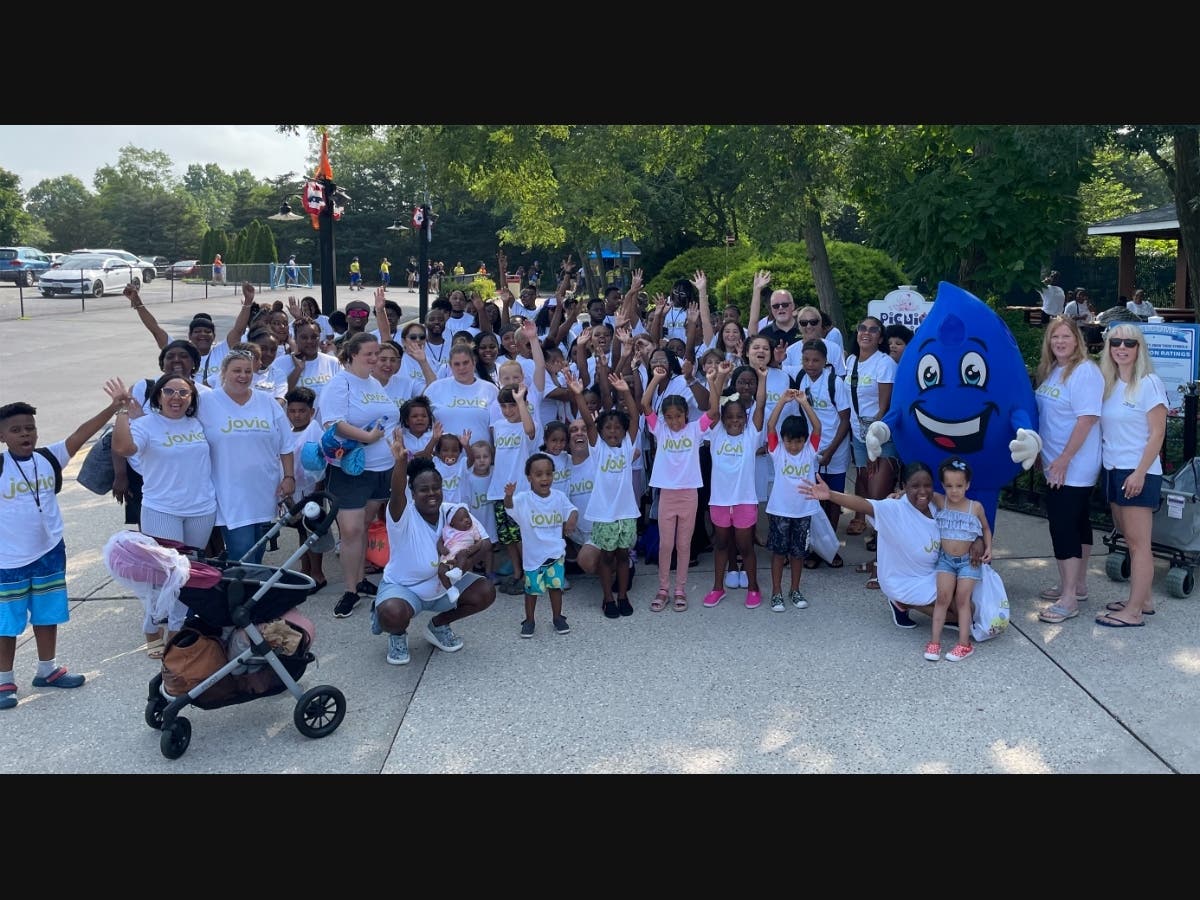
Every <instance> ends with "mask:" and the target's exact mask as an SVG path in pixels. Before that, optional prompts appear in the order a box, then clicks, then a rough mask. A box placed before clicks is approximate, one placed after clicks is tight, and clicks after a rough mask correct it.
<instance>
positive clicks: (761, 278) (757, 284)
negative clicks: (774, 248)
mask: <svg viewBox="0 0 1200 900" xmlns="http://www.w3.org/2000/svg"><path fill="white" fill-rule="evenodd" d="M770 283H771V273H770V272H768V271H767V270H766V269H759V270H758V271H757V272H755V273H754V296H755V297H757V296H758V293H759V291H761V290H762V289H763V288H765V287H766V286H767V285H768V284H770Z"/></svg>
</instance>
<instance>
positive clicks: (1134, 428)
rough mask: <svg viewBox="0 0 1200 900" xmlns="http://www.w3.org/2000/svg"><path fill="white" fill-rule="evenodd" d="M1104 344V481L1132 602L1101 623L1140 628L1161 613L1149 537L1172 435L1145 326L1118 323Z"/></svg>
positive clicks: (1121, 603)
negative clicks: (1124, 553)
mask: <svg viewBox="0 0 1200 900" xmlns="http://www.w3.org/2000/svg"><path fill="white" fill-rule="evenodd" d="M1104 343H1105V346H1104V354H1103V355H1102V356H1101V358H1100V371H1101V372H1103V373H1104V404H1103V406H1102V407H1101V409H1100V462H1101V466H1102V467H1103V471H1102V472H1101V475H1100V477H1101V479H1102V482H1101V483H1102V484H1103V485H1104V493H1105V496H1106V497H1107V498H1108V502H1109V505H1110V507H1111V509H1112V515H1113V522H1114V524H1115V525H1116V526H1117V528H1118V529H1119V530H1120V532H1121V534H1122V535H1123V536H1124V538H1125V543H1126V545H1127V546H1128V548H1129V597H1128V598H1127V599H1125V600H1117V601H1115V602H1113V603H1109V604H1108V605H1107V606H1106V607H1105V609H1106V610H1107V611H1106V612H1104V613H1101V614H1100V615H1099V616H1097V617H1096V624H1097V625H1105V626H1107V627H1109V628H1130V627H1140V626H1142V625H1145V624H1146V623H1145V621H1144V618H1143V617H1144V616H1148V615H1154V613H1155V612H1156V610H1155V609H1154V606H1153V598H1151V596H1150V585H1151V582H1152V581H1153V580H1154V554H1153V553H1152V552H1151V547H1150V532H1151V527H1152V525H1153V521H1154V511H1155V510H1156V509H1157V508H1158V504H1159V498H1160V492H1161V489H1162V462H1161V460H1159V458H1158V454H1159V452H1160V451H1161V450H1162V444H1163V437H1164V436H1165V435H1166V431H1167V392H1166V389H1165V387H1164V386H1163V383H1162V379H1161V378H1159V377H1158V376H1157V375H1155V374H1154V364H1153V363H1152V362H1151V361H1150V355H1149V353H1147V352H1146V338H1145V336H1144V335H1143V334H1142V329H1141V328H1140V327H1139V326H1137V325H1133V324H1130V323H1122V324H1119V325H1114V326H1113V327H1112V328H1110V329H1109V330H1108V334H1107V335H1106V339H1105V342H1104Z"/></svg>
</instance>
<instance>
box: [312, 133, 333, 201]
mask: <svg viewBox="0 0 1200 900" xmlns="http://www.w3.org/2000/svg"><path fill="white" fill-rule="evenodd" d="M313 178H324V179H326V180H327V181H333V168H332V167H331V166H330V165H329V132H328V131H326V132H322V134H321V161H320V162H319V163H317V170H316V171H315V172H313ZM327 199H328V198H327Z"/></svg>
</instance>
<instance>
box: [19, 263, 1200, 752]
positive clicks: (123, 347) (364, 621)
mask: <svg viewBox="0 0 1200 900" xmlns="http://www.w3.org/2000/svg"><path fill="white" fill-rule="evenodd" d="M169 288H170V284H169V283H168V282H163V283H160V282H159V281H157V280H156V281H155V282H153V283H151V284H150V285H147V286H146V289H145V290H144V291H143V299H144V300H145V302H146V303H147V305H149V306H150V307H151V310H152V311H153V313H154V314H155V316H156V317H157V318H158V319H159V322H160V323H161V324H162V325H163V326H164V328H166V329H167V331H168V332H169V333H171V334H173V335H174V334H183V333H184V332H185V331H186V326H187V322H188V321H189V320H190V319H191V317H192V315H193V314H194V313H195V312H198V311H200V310H202V309H203V310H206V311H208V312H209V313H211V314H212V315H213V318H214V319H215V320H216V322H217V326H218V333H220V331H221V326H222V325H223V324H226V323H232V321H233V318H234V316H235V315H236V311H237V305H238V301H239V293H238V292H237V291H236V289H235V288H234V287H233V286H230V287H227V288H224V289H222V290H220V291H216V292H212V291H210V293H209V296H207V297H203V296H188V295H185V294H184V293H183V292H182V291H178V292H177V293H175V294H174V295H172V294H171V293H170V290H169ZM176 288H178V286H176ZM164 289H166V290H164ZM31 293H32V292H30V291H26V292H25V298H24V299H25V310H26V313H27V315H28V317H27V318H20V317H19V316H20V304H19V301H18V296H17V289H16V288H14V287H11V286H8V285H5V286H0V404H3V403H8V402H12V401H14V400H18V399H20V400H26V401H28V402H30V403H33V404H34V405H35V406H36V407H37V408H38V425H39V431H40V443H42V444H49V443H52V442H53V441H56V440H60V439H62V438H63V437H65V436H66V434H68V433H69V432H70V431H71V430H73V429H74V428H75V427H76V426H77V425H78V423H79V422H81V421H83V420H84V419H85V418H87V417H89V416H91V415H92V414H94V413H95V412H96V411H97V410H99V409H100V408H101V407H102V406H103V405H104V404H105V401H106V399H107V398H106V397H105V395H104V393H103V391H102V385H103V383H104V381H105V379H107V378H110V377H113V376H120V377H121V378H123V379H125V380H126V382H132V381H133V380H135V379H137V378H145V377H147V376H148V375H152V374H154V372H155V369H156V358H157V349H156V348H155V346H154V342H153V339H152V338H151V337H150V335H149V334H148V333H147V332H146V331H145V329H144V328H142V326H141V325H140V324H139V322H138V320H137V317H136V315H135V314H134V313H133V312H132V311H131V310H130V309H129V305H128V302H127V301H126V300H125V299H124V298H123V297H112V298H102V299H99V300H92V299H89V300H88V301H87V303H86V309H84V310H81V309H80V301H79V300H78V299H76V300H74V301H70V300H66V299H56V300H45V299H44V298H41V297H40V296H37V297H36V299H34V298H31V296H30V295H31ZM275 295H279V296H280V297H284V296H286V295H285V293H284V292H281V291H276V292H266V291H264V292H263V298H264V299H274V296H275ZM358 296H359V294H357V293H355V294H351V293H349V292H348V291H347V290H346V288H344V287H343V288H341V289H340V296H339V305H343V306H344V304H345V303H346V302H347V301H348V300H350V299H352V298H356V297H358ZM389 296H390V297H392V298H394V299H395V300H397V301H398V302H400V303H401V305H402V306H403V307H404V311H405V318H406V319H407V318H410V317H412V315H414V314H415V311H416V303H417V299H416V296H417V295H416V294H415V293H409V292H407V290H406V289H404V288H402V287H401V288H392V289H391V290H390V291H389ZM86 451H87V448H84V450H83V451H81V452H80V453H79V454H78V455H77V456H76V457H75V459H74V460H72V463H71V465H70V466H69V467H68V468H67V470H66V472H65V476H66V478H65V485H64V489H63V492H62V494H61V495H60V496H59V502H60V504H61V505H62V507H63V510H64V517H65V519H66V522H67V531H66V540H67V550H68V586H69V593H70V597H71V620H70V622H68V623H67V624H66V625H64V626H62V627H61V628H60V631H59V646H58V658H59V661H60V662H61V663H62V664H64V665H66V666H68V667H69V668H70V669H71V670H72V671H75V672H80V673H83V674H85V675H86V676H87V679H88V681H87V684H85V685H84V686H83V687H81V688H79V689H76V690H61V689H55V688H34V687H32V686H31V684H30V681H31V679H32V676H33V674H34V667H35V660H36V653H35V650H34V646H33V640H32V633H31V632H30V631H28V630H27V631H26V633H25V634H24V635H23V636H22V637H21V638H20V639H19V641H18V649H17V659H16V666H15V672H16V680H17V683H18V685H19V686H20V694H19V697H20V703H19V705H18V706H17V707H16V708H15V709H11V710H4V711H0V758H3V759H5V762H6V771H9V772H19V773H157V774H165V773H173V772H187V773H206V774H214V773H245V772H264V773H313V774H334V773H352V774H393V773H402V772H419V773H449V772H462V773H694V774H743V773H764V774H800V773H822V774H852V773H921V774H935V773H1013V774H1016V773H1031V774H1032V773H1046V774H1049V773H1072V774H1075V773H1121V774H1124V773H1171V772H1179V773H1196V772H1200V728H1198V727H1197V725H1198V723H1200V690H1198V687H1200V684H1198V682H1200V598H1198V597H1196V596H1194V595H1193V596H1189V597H1185V598H1174V597H1171V596H1169V595H1168V592H1167V590H1166V588H1165V585H1164V582H1165V580H1166V573H1167V568H1168V565H1167V563H1166V562H1165V561H1163V560H1156V563H1155V565H1156V569H1155V582H1154V595H1155V602H1156V606H1157V614H1156V615H1155V616H1154V617H1152V618H1149V619H1147V620H1146V621H1147V625H1146V627H1144V628H1131V629H1119V630H1118V629H1109V628H1103V627H1100V626H1098V625H1095V624H1094V623H1093V617H1094V616H1095V614H1096V613H1097V612H1098V611H1100V610H1102V609H1103V607H1104V604H1106V603H1108V602H1111V601H1114V600H1120V599H1123V598H1124V596H1125V593H1126V589H1127V585H1126V584H1123V583H1120V582H1116V581H1112V580H1110V579H1109V578H1108V577H1107V575H1106V574H1105V562H1106V552H1107V551H1106V549H1105V546H1104V544H1103V543H1102V542H1101V537H1102V535H1101V534H1100V532H1097V533H1096V544H1095V554H1094V555H1093V557H1092V561H1091V566H1090V577H1089V590H1088V593H1089V600H1088V602H1087V603H1085V604H1083V610H1084V611H1083V613H1082V614H1081V615H1080V616H1079V617H1078V618H1075V619H1071V620H1068V621H1066V622H1064V623H1062V624H1060V625H1047V624H1043V623H1041V622H1039V621H1038V620H1037V613H1038V611H1039V610H1040V609H1042V608H1044V607H1045V606H1047V605H1048V602H1047V601H1042V600H1038V599H1037V594H1038V591H1039V590H1041V589H1042V588H1044V587H1047V586H1049V585H1051V584H1053V583H1054V580H1055V577H1054V576H1055V571H1056V570H1055V565H1054V560H1053V557H1052V554H1051V552H1050V542H1049V536H1048V532H1047V528H1046V522H1045V520H1043V519H1040V518H1038V517H1035V516H1027V515H1022V514H1018V513H1013V512H1009V511H1006V510H1001V511H1000V512H999V513H998V515H997V522H996V531H995V545H994V554H995V557H996V558H995V561H994V563H993V565H994V568H995V569H996V571H997V572H998V573H999V574H1000V575H1001V577H1002V579H1003V580H1004V583H1005V586H1006V588H1007V591H1008V595H1009V600H1010V605H1011V609H1012V621H1011V624H1010V626H1009V627H1008V629H1007V630H1006V631H1005V632H1004V633H1003V634H1001V635H1000V636H999V637H997V638H994V639H993V640H991V641H988V642H986V643H984V644H981V645H980V646H979V648H978V651H977V652H976V653H975V654H974V655H973V656H972V657H970V658H969V659H967V660H964V661H963V662H960V663H951V662H947V661H942V662H938V663H930V662H926V661H925V660H923V659H922V657H921V651H922V649H923V647H924V644H925V642H926V640H927V639H928V631H927V624H926V622H927V620H925V619H923V618H922V617H919V616H917V617H916V618H917V621H918V622H919V623H920V627H918V628H917V629H914V630H902V629H899V628H897V627H896V626H895V625H894V624H893V623H892V620H891V617H890V615H889V614H888V612H887V608H886V605H885V601H884V598H883V597H882V595H881V594H880V592H879V591H871V590H866V589H865V588H864V581H865V579H866V576H865V575H861V574H857V573H855V571H854V568H853V567H854V564H855V563H857V562H860V561H864V560H866V559H868V558H869V554H868V553H867V552H866V551H865V550H864V549H863V545H862V538H861V537H849V538H846V537H844V536H842V540H843V548H842V556H843V557H844V558H845V561H846V566H845V567H844V568H842V569H840V570H831V569H829V568H828V567H826V566H822V567H820V568H818V569H815V570H812V571H806V572H805V573H804V578H803V583H802V587H803V589H804V592H805V594H806V595H807V596H808V598H809V599H810V601H811V605H810V606H809V607H808V608H807V609H803V610H796V609H792V608H791V607H789V608H788V609H787V611H786V612H784V613H774V612H772V611H771V610H770V607H769V605H767V604H764V605H763V606H762V607H760V608H758V609H756V610H748V609H746V608H745V607H744V605H743V600H744V595H745V592H744V591H739V590H730V591H729V592H728V596H727V597H726V599H725V600H724V601H723V602H722V603H721V604H720V605H719V606H717V607H715V608H712V609H704V608H703V607H702V606H701V605H700V602H699V601H700V598H701V597H702V596H703V595H704V593H705V592H706V591H707V590H708V589H709V587H710V586H711V580H712V558H711V556H702V557H701V560H700V564H699V566H697V567H696V568H694V569H691V570H690V571H689V575H688V594H689V597H690V600H691V602H690V605H689V608H688V610H687V611H686V612H682V613H681V612H675V611H673V610H671V609H670V608H668V609H667V610H665V611H663V612H658V613H655V612H651V611H650V610H649V602H650V600H651V599H652V597H653V595H654V591H655V588H656V587H657V583H656V577H657V571H656V569H655V568H654V567H653V566H649V565H645V564H640V565H639V566H638V569H637V574H636V577H635V579H634V584H633V588H632V590H631V591H630V596H631V598H632V600H633V604H634V607H635V612H634V614H633V615H632V616H630V617H624V618H620V619H617V620H609V619H605V618H604V617H603V616H602V615H601V612H600V592H599V590H598V587H597V584H596V581H595V579H594V578H592V577H587V576H583V577H574V576H572V578H571V581H572V588H571V590H570V591H568V592H567V593H566V595H565V600H564V609H565V612H566V615H567V617H568V620H569V621H570V624H571V633H570V634H568V635H564V636H559V635H556V634H555V633H554V631H553V629H552V628H551V627H550V614H549V606H548V603H547V602H546V601H544V600H543V601H541V602H539V605H538V610H537V631H536V633H535V635H534V637H533V638H532V639H530V640H522V639H521V638H520V637H519V636H518V628H519V623H520V620H521V619H522V617H523V610H522V599H521V598H520V597H511V596H507V595H504V594H500V595H498V597H497V599H496V602H495V604H494V605H493V606H492V607H491V608H490V609H488V610H487V611H485V612H483V613H482V614H480V615H478V616H474V617H471V618H468V619H465V620H462V621H461V622H460V623H456V625H455V631H456V632H457V633H458V634H459V636H460V637H461V638H462V639H463V641H464V642H465V646H464V648H463V649H462V650H461V651H460V652H458V653H454V654H447V653H444V652H442V651H440V650H437V649H435V648H433V647H432V645H431V644H430V643H429V642H428V641H427V640H426V638H425V637H424V628H425V624H426V621H427V619H428V617H427V616H422V617H419V618H418V619H417V620H416V622H415V625H414V627H413V628H412V629H411V636H410V641H409V643H410V647H411V650H412V662H411V663H410V664H409V665H407V666H399V667H397V666H389V665H387V664H386V663H385V661H384V657H385V653H386V645H387V642H386V639H385V638H383V637H377V636H373V635H371V634H370V630H369V619H370V617H369V614H368V612H367V606H368V604H367V603H366V602H364V603H362V604H360V606H359V608H358V610H357V611H356V612H355V614H354V615H353V616H351V617H350V618H348V619H335V618H334V617H333V613H332V609H333V604H334V602H335V601H336V600H337V598H338V597H339V596H340V595H341V592H342V584H341V582H340V574H339V567H338V564H337V560H336V557H334V556H333V555H332V554H330V555H327V563H326V572H327V575H328V577H329V586H328V588H327V589H325V590H324V591H322V592H321V593H319V594H317V595H315V596H313V597H311V598H309V599H308V600H307V601H306V602H305V603H304V604H303V605H302V606H301V610H302V611H303V612H305V613H306V614H307V615H308V616H309V617H310V618H311V619H312V620H313V621H314V622H315V624H316V640H315V643H314V647H313V651H314V653H315V654H316V656H317V660H318V662H317V664H316V665H314V666H310V667H309V669H308V671H307V672H306V673H305V675H304V676H303V678H302V679H301V684H302V686H303V687H305V688H311V687H314V686H317V685H332V686H335V687H337V688H338V689H339V690H341V691H342V692H343V693H344V695H345V697H346V701H347V712H346V715H345V719H344V720H343V722H342V723H341V725H340V727H339V728H338V729H337V730H336V731H334V732H333V733H332V734H330V735H329V736H327V737H324V738H320V739H311V738H307V737H304V736H303V735H302V734H301V733H300V731H299V730H298V729H297V728H296V726H295V724H294V721H293V714H294V711H295V707H296V704H295V701H294V700H293V699H292V697H291V696H290V695H289V694H286V693H285V694H280V695H276V696H272V697H265V698H262V699H259V700H255V701H253V702H249V703H244V704H240V705H236V706H229V707H224V708H220V709H213V710H201V709H189V710H188V711H187V712H186V713H185V715H186V716H187V718H188V719H189V720H190V721H191V725H192V736H191V743H190V746H189V747H188V749H187V751H186V752H185V753H184V754H183V755H182V756H181V757H180V758H178V759H175V760H170V759H167V758H166V757H164V755H163V754H162V752H161V750H160V735H159V732H158V731H155V730H153V729H151V728H150V727H148V726H147V725H146V723H145V721H144V712H145V707H146V701H147V695H148V690H147V688H148V684H149V682H150V680H151V678H152V677H153V676H154V674H155V673H156V672H157V670H158V664H157V663H156V662H154V661H151V660H149V659H148V658H147V657H146V655H145V651H144V645H143V643H142V641H143V638H142V635H141V628H140V623H141V616H142V612H141V605H140V601H139V600H137V599H136V598H135V597H133V596H131V595H130V594H129V592H127V591H125V590H124V589H123V588H121V587H120V586H119V585H117V584H115V583H114V582H113V580H112V578H111V577H110V576H109V574H108V572H107V571H106V570H105V568H104V566H103V564H102V562H101V561H100V550H101V548H102V547H103V545H104V542H105V541H106V540H107V538H108V537H109V536H110V535H111V534H112V533H113V532H114V531H116V530H118V529H120V528H122V527H123V524H122V521H123V518H122V513H121V509H120V507H118V506H117V504H116V503H115V502H114V501H113V500H112V499H111V497H100V496H97V495H95V494H91V493H89V492H88V491H87V490H86V489H84V488H83V487H82V486H80V485H79V484H78V483H76V481H75V479H74V475H75V474H76V473H77V471H78V468H79V465H80V464H81V463H82V461H83V458H84V456H85V455H86ZM847 521H849V516H848V515H847V516H844V517H843V520H842V529H843V530H844V528H845V524H846V522H847ZM294 541H295V538H294V537H293V536H292V534H291V533H290V532H289V533H287V534H285V536H284V538H283V539H282V545H281V549H280V550H279V551H278V552H274V553H269V554H268V556H267V561H268V562H276V563H277V562H280V561H282V560H283V559H284V558H286V555H287V554H288V553H289V552H290V550H291V549H292V548H293V547H294V546H295V544H294ZM759 571H760V574H761V577H762V578H764V579H769V575H768V574H767V573H768V565H767V561H766V559H765V558H764V559H761V560H760V564H759Z"/></svg>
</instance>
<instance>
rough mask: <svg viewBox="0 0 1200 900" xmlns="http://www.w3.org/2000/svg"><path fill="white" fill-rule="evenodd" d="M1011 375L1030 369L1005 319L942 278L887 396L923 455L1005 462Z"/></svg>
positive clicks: (1021, 376)
mask: <svg viewBox="0 0 1200 900" xmlns="http://www.w3.org/2000/svg"><path fill="white" fill-rule="evenodd" d="M1014 379H1023V380H1024V381H1025V382H1028V380H1029V376H1028V374H1027V373H1026V371H1025V363H1024V361H1023V360H1022V359H1021V354H1020V351H1019V350H1018V348H1017V343H1016V340H1015V339H1014V338H1013V336H1012V332H1010V331H1009V330H1008V326H1006V325H1005V324H1004V322H1003V320H1001V319H1000V317H999V316H997V315H996V314H995V312H993V311H992V310H991V309H990V308H989V307H988V306H987V304H985V303H983V302H982V301H981V300H979V299H977V298H976V297H973V296H972V295H971V294H968V293H967V292H966V291H963V290H962V289H961V288H958V287H955V286H954V285H949V284H946V283H944V282H943V283H942V285H941V286H940V289H939V291H938V297H937V302H936V303H934V306H933V309H932V310H931V311H930V313H929V316H928V317H927V318H926V319H925V321H924V322H922V323H921V326H920V328H919V329H918V330H917V333H916V335H915V336H914V337H913V340H912V344H911V345H910V346H909V347H907V348H906V349H905V353H904V356H903V357H902V358H901V360H900V365H899V367H898V369H897V371H896V386H895V389H894V392H893V403H895V404H896V405H897V409H899V410H902V411H903V412H904V414H906V415H908V416H909V417H911V421H912V422H913V423H915V424H916V426H917V430H918V431H919V433H920V434H921V436H922V437H923V438H924V442H927V444H928V446H929V448H930V449H931V450H932V451H935V452H931V453H922V454H920V457H921V458H930V459H942V458H944V457H946V456H950V455H951V454H954V455H958V456H965V457H973V456H978V455H979V454H981V453H982V454H984V456H985V457H986V458H987V459H988V460H995V462H996V463H997V464H999V465H1001V466H1002V467H1003V468H1005V469H1006V470H1007V469H1009V468H1011V465H1012V464H1011V462H1010V461H1009V459H1008V442H1009V441H1010V440H1011V439H1012V434H1011V429H1010V428H1009V427H1008V421H1009V416H1010V413H1011V412H1012V407H1013V405H1014V399H1015V398H1016V397H1018V396H1019V394H1020V392H1019V390H1018V389H1017V388H1019V387H1020V382H1018V381H1014ZM993 423H998V424H997V425H995V426H994V427H989V426H992V424H993ZM989 438H990V440H989ZM980 462H982V461H977V462H975V463H974V465H973V467H974V468H975V469H976V471H977V472H979V471H980Z"/></svg>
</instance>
